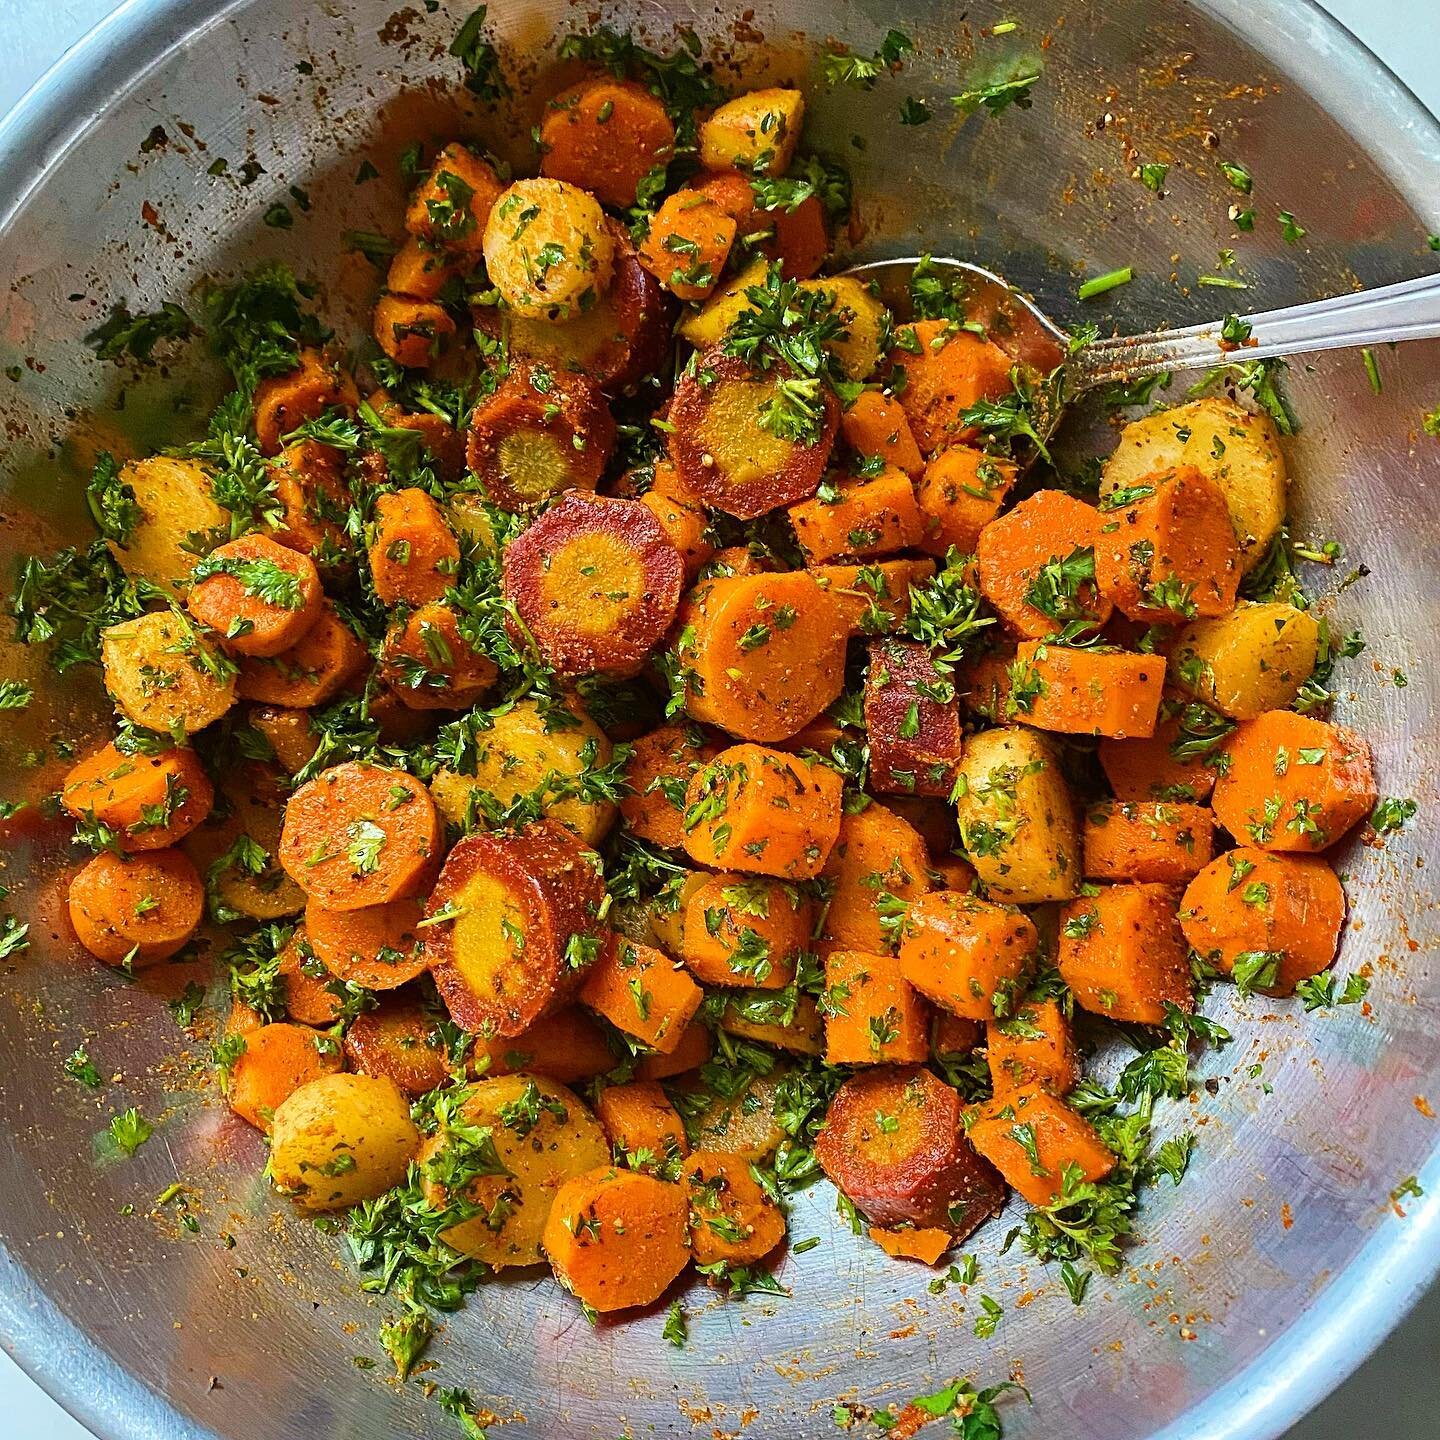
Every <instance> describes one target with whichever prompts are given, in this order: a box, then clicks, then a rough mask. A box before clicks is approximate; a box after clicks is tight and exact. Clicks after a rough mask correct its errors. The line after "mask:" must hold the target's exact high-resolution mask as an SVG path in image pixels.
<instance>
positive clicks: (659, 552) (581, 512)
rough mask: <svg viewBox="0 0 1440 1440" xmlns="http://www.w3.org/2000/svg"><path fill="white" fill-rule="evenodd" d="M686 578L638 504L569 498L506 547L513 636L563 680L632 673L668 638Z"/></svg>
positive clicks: (677, 555) (673, 551) (676, 554)
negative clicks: (529, 643) (534, 647)
mask: <svg viewBox="0 0 1440 1440" xmlns="http://www.w3.org/2000/svg"><path fill="white" fill-rule="evenodd" d="M684 579H685V562H684V560H683V559H682V558H681V555H680V552H679V551H678V550H677V549H676V548H675V546H674V545H672V544H671V543H670V540H669V538H668V537H667V536H666V534H665V532H664V531H663V530H662V529H661V528H660V526H659V524H658V523H657V521H656V519H655V517H654V515H652V514H651V513H650V511H649V510H648V509H647V508H646V507H645V506H644V505H642V504H641V503H640V502H639V501H638V500H613V499H607V498H603V497H600V496H582V495H580V494H570V495H565V496H563V497H561V499H559V500H558V501H556V503H555V504H554V505H552V506H551V507H550V508H549V509H548V510H546V511H545V513H544V514H543V515H542V516H540V518H539V519H538V520H536V521H535V522H534V523H533V524H532V525H530V526H529V527H528V528H527V529H526V530H525V531H523V532H522V533H521V534H520V535H519V536H518V537H517V538H516V539H514V540H512V541H511V542H510V544H509V545H507V546H506V547H505V579H504V590H505V598H506V599H507V600H508V601H510V602H511V604H512V605H513V606H514V616H513V617H512V618H511V619H510V621H509V622H508V623H509V625H510V628H511V631H512V634H513V635H514V638H515V639H516V640H517V642H519V643H521V644H523V643H524V641H525V638H526V636H527V634H528V637H529V638H530V639H532V640H533V641H534V642H535V644H536V645H537V646H538V647H539V650H540V653H541V655H542V656H543V657H544V659H545V660H546V661H547V662H548V663H549V664H550V665H551V666H552V667H553V668H554V669H556V670H558V671H559V672H560V673H561V674H562V675H584V674H601V675H608V676H612V677H624V676H628V675H633V674H635V673H636V672H637V671H638V670H639V669H640V667H641V666H642V665H643V664H644V663H645V660H646V658H647V656H648V655H649V654H650V652H651V651H652V650H653V649H654V648H655V646H656V645H658V644H659V643H660V641H661V640H663V639H664V637H665V634H666V632H667V631H668V630H669V629H670V626H671V623H672V622H673V621H674V619H675V612H676V610H677V608H678V607H679V604H680V589H681V585H682V584H683V582H684Z"/></svg>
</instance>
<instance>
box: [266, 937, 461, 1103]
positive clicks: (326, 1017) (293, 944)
mask: <svg viewBox="0 0 1440 1440" xmlns="http://www.w3.org/2000/svg"><path fill="white" fill-rule="evenodd" d="M279 959H280V968H279V970H278V972H277V973H278V974H279V976H280V978H281V980H282V981H284V985H285V1013H286V1014H287V1015H288V1016H289V1017H290V1018H291V1019H292V1020H293V1021H294V1022H295V1023H296V1024H297V1025H333V1024H334V1023H335V1022H336V1021H337V1020H338V1019H339V1018H340V1013H341V1002H340V997H339V996H338V995H336V994H334V993H333V992H332V991H330V990H328V989H326V986H327V984H329V983H330V982H331V981H332V980H333V976H332V975H331V974H330V972H329V971H328V970H327V969H326V968H325V966H324V965H323V964H322V963H321V961H320V957H319V956H318V955H316V954H315V951H314V950H313V949H312V948H311V945H310V939H309V937H308V936H307V935H306V933H305V926H304V925H303V924H301V925H297V926H296V927H295V929H294V930H293V931H292V932H291V935H290V938H289V940H287V941H286V942H285V947H284V949H282V950H281V951H280V957H279ZM367 1013H368V1012H367ZM442 1078H443V1077H442Z"/></svg>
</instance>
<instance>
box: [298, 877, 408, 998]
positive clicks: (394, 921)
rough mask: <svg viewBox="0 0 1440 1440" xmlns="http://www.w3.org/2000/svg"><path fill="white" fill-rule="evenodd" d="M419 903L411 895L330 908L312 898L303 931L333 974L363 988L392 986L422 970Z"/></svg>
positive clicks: (396, 985)
mask: <svg viewBox="0 0 1440 1440" xmlns="http://www.w3.org/2000/svg"><path fill="white" fill-rule="evenodd" d="M423 914H424V905H423V903H422V902H421V901H420V900H418V899H416V898H414V897H410V898H408V899H403V900H390V901H386V902H385V903H384V904H381V905H368V906H366V907H365V908H364V909H363V910H328V909H326V908H325V907H324V906H323V905H320V904H318V903H316V901H314V900H311V901H310V902H309V904H307V905H306V906H305V932H306V936H307V939H308V942H309V945H310V948H311V949H312V950H313V951H314V952H315V954H316V956H317V957H318V959H319V960H320V963H321V964H322V965H324V967H325V968H326V969H327V970H328V971H329V972H330V973H331V974H332V975H333V976H334V977H335V978H336V979H337V980H349V981H353V982H354V983H355V984H357V985H363V986H364V987H365V988H366V989H367V990H394V989H396V988H397V987H398V986H401V985H403V984H405V982H406V981H407V980H413V979H415V977H416V976H417V975H421V974H423V973H424V971H425V968H426V965H427V963H428V962H427V958H426V955H425V952H424V950H423V948H422V947H421V943H420V936H421V932H420V931H419V930H417V929H416V926H417V925H419V923H420V920H421V918H422V916H423Z"/></svg>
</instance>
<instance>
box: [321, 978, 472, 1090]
mask: <svg viewBox="0 0 1440 1440" xmlns="http://www.w3.org/2000/svg"><path fill="white" fill-rule="evenodd" d="M345 1055H346V1057H347V1058H348V1059H349V1061H350V1064H351V1065H352V1066H353V1067H354V1068H355V1069H356V1070H358V1071H359V1072H360V1073H361V1074H362V1075H377V1076H382V1077H384V1078H385V1079H387V1080H393V1081H394V1082H395V1083H396V1085H398V1086H399V1087H400V1089H401V1090H402V1091H404V1093H405V1094H406V1095H426V1094H429V1092H430V1091H431V1090H434V1089H435V1088H436V1087H437V1086H439V1085H443V1084H445V1082H446V1081H447V1080H448V1079H449V1078H450V1056H449V1055H448V1054H447V1053H446V1051H445V1046H444V1043H443V1042H442V1041H441V1039H440V1035H439V1032H438V1030H437V1028H436V1017H435V1016H434V1015H432V1014H430V1013H428V1012H427V1011H426V1010H425V1009H424V1007H423V1006H422V1005H421V1004H420V1003H419V1001H417V1000H411V999H406V998H402V997H401V996H399V995H391V996H386V997H385V998H384V999H383V1000H381V1002H380V1003H379V1005H377V1006H376V1008H375V1009H373V1010H366V1011H364V1012H363V1013H362V1014H360V1015H357V1016H356V1017H355V1019H353V1020H352V1021H351V1022H350V1024H349V1025H348V1026H347V1027H346V1030H345Z"/></svg>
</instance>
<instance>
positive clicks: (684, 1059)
mask: <svg viewBox="0 0 1440 1440" xmlns="http://www.w3.org/2000/svg"><path fill="white" fill-rule="evenodd" d="M713 1049H714V1042H713V1041H712V1040H711V1038H710V1031H709V1029H708V1028H707V1027H706V1026H704V1025H702V1024H701V1023H700V1022H699V1021H698V1020H692V1021H691V1022H690V1023H689V1024H688V1025H687V1026H686V1027H685V1029H684V1030H683V1031H682V1032H681V1035H680V1043H679V1044H678V1045H676V1047H675V1048H674V1049H673V1050H672V1051H671V1052H670V1053H669V1054H668V1055H664V1054H656V1055H646V1056H644V1057H643V1058H642V1059H641V1061H640V1063H639V1065H637V1066H636V1067H635V1074H636V1075H637V1076H638V1077H639V1078H640V1079H641V1080H669V1079H670V1078H671V1077H672V1076H675V1075H683V1074H685V1072H686V1071H687V1070H696V1069H698V1068H699V1067H700V1066H701V1065H703V1064H704V1063H705V1062H706V1061H707V1060H708V1059H709V1058H710V1052H711V1051H712V1050H713Z"/></svg>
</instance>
